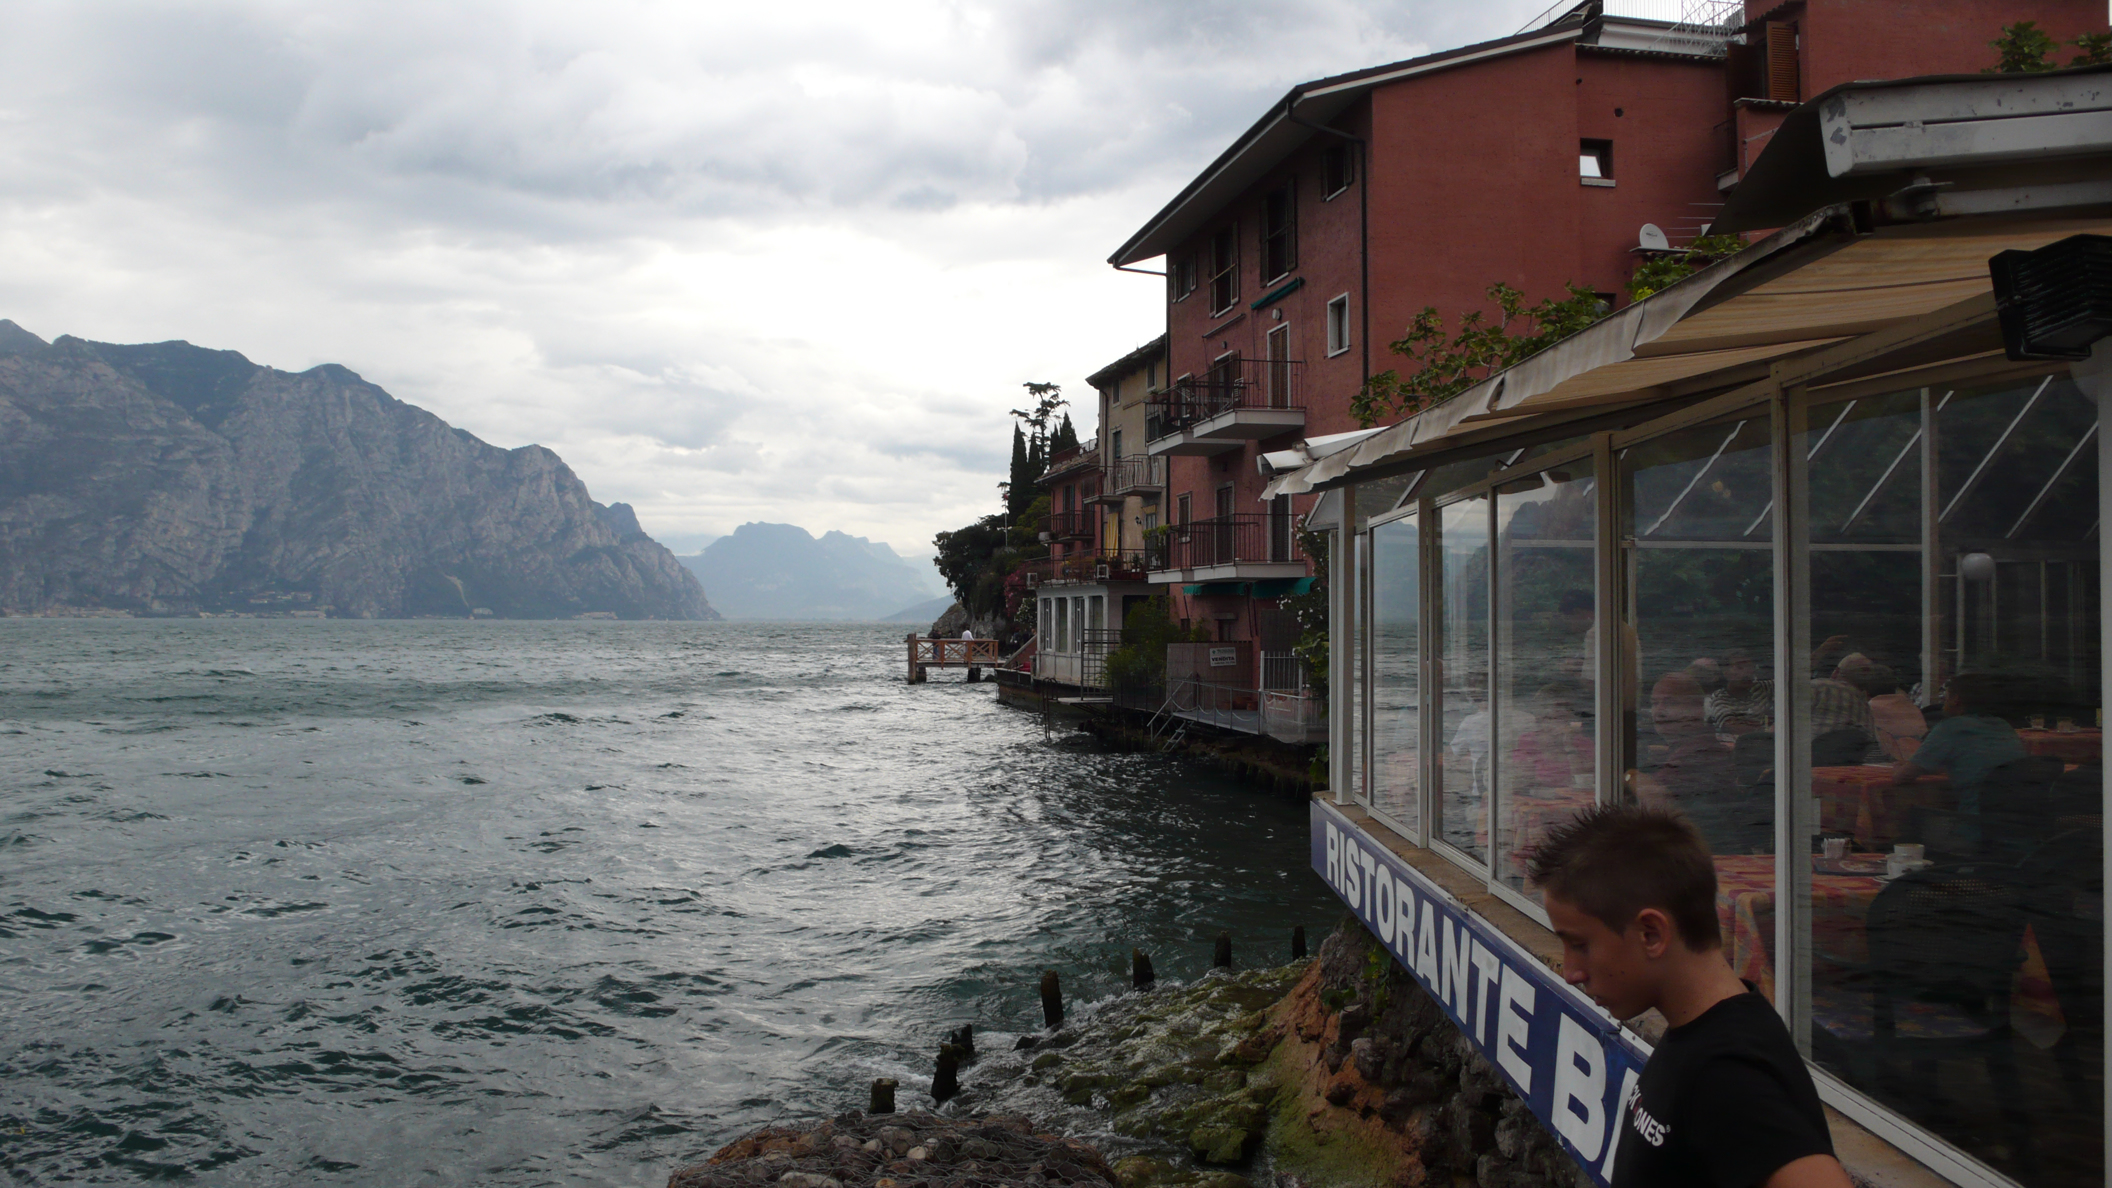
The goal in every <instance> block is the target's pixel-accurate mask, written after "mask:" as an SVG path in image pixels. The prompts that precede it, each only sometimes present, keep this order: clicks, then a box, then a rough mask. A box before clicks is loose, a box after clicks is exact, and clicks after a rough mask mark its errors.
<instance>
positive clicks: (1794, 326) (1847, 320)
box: [1263, 209, 2112, 498]
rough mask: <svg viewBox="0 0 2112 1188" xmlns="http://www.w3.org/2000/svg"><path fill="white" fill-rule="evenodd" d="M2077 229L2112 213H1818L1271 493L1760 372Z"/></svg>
mask: <svg viewBox="0 0 2112 1188" xmlns="http://www.w3.org/2000/svg"><path fill="white" fill-rule="evenodd" d="M2081 233H2095V234H2106V233H2112V216H2107V215H2102V214H2093V215H2083V216H2072V217H2045V216H2041V217H2036V218H2031V219H2029V220H2028V221H2026V220H2021V219H1996V218H1987V219H1960V220H1950V221H1944V222H1937V223H1923V224H1912V225H1906V226H1893V227H1885V228H1880V229H1878V230H1876V231H1873V232H1867V233H1861V234H1857V233H1855V232H1854V231H1853V230H1852V229H1850V228H1849V227H1848V226H1847V224H1846V222H1845V219H1844V217H1843V214H1842V212H1840V211H1838V210H1835V209H1829V210H1826V211H1821V212H1819V213H1818V214H1815V215H1813V216H1811V217H1809V218H1807V219H1805V220H1803V221H1802V222H1800V223H1798V224H1796V225H1795V226H1791V227H1787V228H1784V229H1783V230H1781V231H1779V232H1776V233H1775V234H1774V235H1771V236H1769V237H1768V238H1767V239H1765V240H1762V241H1761V242H1759V243H1757V244H1755V245H1753V246H1752V247H1751V248H1748V249H1747V250H1745V251H1743V252H1740V253H1739V254H1738V255H1736V256H1732V257H1731V258H1729V259H1727V260H1723V261H1720V262H1718V263H1716V264H1714V265H1711V266H1710V267H1708V268H1705V269H1703V270H1702V271H1700V272H1697V273H1695V274H1694V275H1693V276H1690V277H1688V278H1687V279H1685V280H1683V281H1681V282H1679V283H1678V284H1676V285H1673V286H1671V287H1670V288H1667V289H1665V290H1664V291H1663V292H1660V293H1656V294H1653V295H1651V296H1650V297H1648V298H1646V299H1645V300H1642V301H1638V302H1636V303H1635V304H1634V305H1631V306H1629V307H1628V308H1626V309H1624V310H1622V311H1620V312H1619V313H1617V314H1614V315H1613V316H1611V317H1608V318H1605V319H1602V320H1601V321H1599V322H1597V323H1595V324H1593V325H1592V326H1590V327H1587V328H1586V329H1584V330H1582V331H1579V332H1578V333H1576V334H1574V335H1571V336H1570V337H1569V338H1566V339H1564V340H1562V341H1561V342H1559V343H1557V344H1555V345H1554V346H1552V347H1550V348H1548V349H1547V350H1545V351H1542V352H1540V353H1539V354H1537V355H1534V356H1533V357H1532V358H1530V359H1527V360H1525V361H1524V362H1522V363H1520V364H1518V365H1517V366H1515V367H1512V368H1511V369H1510V370H1508V371H1505V372H1502V373H1501V374H1498V375H1495V376H1492V377H1490V378H1489V379H1487V380H1484V381H1482V382H1481V383H1479V384H1477V385H1475V386H1474V387H1472V388H1469V389H1467V390H1466V391H1465V392H1462V393H1460V394H1459V395H1458V396H1455V397H1453V398H1452V399H1450V400H1448V401H1446V402H1445V403H1443V404H1440V405H1438V406H1437V407H1435V408H1431V409H1427V410H1425V411H1423V412H1421V413H1418V414H1417V415H1415V416H1412V417H1409V418H1408V419H1407V420H1405V421H1402V422H1400V423H1399V424H1396V425H1393V426H1391V427H1389V428H1387V429H1385V430H1383V431H1382V432H1379V433H1377V434H1374V435H1373V436H1372V437H1370V438H1368V439H1367V440H1365V441H1363V442H1361V443H1359V444H1358V445H1357V446H1356V447H1355V448H1353V449H1349V450H1344V451H1343V452H1341V453H1339V454H1333V455H1330V456H1328V457H1325V458H1321V459H1319V460H1317V461H1315V462H1314V463H1313V464H1312V465H1310V466H1306V467H1304V468H1302V469H1300V470H1296V471H1292V472H1289V473H1287V474H1284V475H1280V476H1278V477H1277V478H1276V480H1275V481H1273V482H1271V483H1270V484H1269V486H1268V487H1267V489H1266V490H1265V491H1264V493H1263V497H1264V498H1267V497H1272V496H1276V495H1298V494H1304V493H1306V492H1309V491H1313V490H1317V489H1323V488H1329V487H1335V486H1339V485H1341V484H1342V483H1344V482H1346V481H1348V480H1349V476H1351V475H1353V474H1355V473H1357V472H1360V471H1366V470H1369V469H1371V468H1374V467H1379V466H1386V467H1388V468H1389V470H1396V469H1399V468H1400V467H1401V466H1402V465H1404V464H1408V463H1412V462H1413V461H1414V460H1415V459H1416V458H1418V457H1421V456H1423V455H1428V454H1433V453H1436V452H1438V451H1440V450H1446V449H1454V448H1457V447H1459V446H1461V445H1465V444H1469V443H1470V442H1471V441H1473V440H1479V439H1483V438H1487V437H1490V436H1495V435H1496V434H1491V433H1490V431H1491V430H1500V431H1502V432H1504V433H1509V432H1515V431H1518V430H1524V429H1530V428H1533V427H1534V426H1535V423H1536V421H1544V422H1545V423H1547V424H1551V425H1552V424H1559V423H1561V422H1562V421H1564V420H1568V419H1574V418H1576V417H1578V416H1579V415H1583V414H1586V413H1590V412H1593V411H1596V410H1600V409H1614V408H1618V407H1622V406H1629V405H1641V404H1648V403H1651V402H1654V401H1660V400H1665V399H1670V398H1673V397H1676V396H1679V395H1682V394H1689V393H1694V392H1698V391H1703V390H1708V389H1712V388H1719V387H1720V388H1728V387H1731V386H1735V385H1736V384H1739V383H1747V382H1751V381H1752V380H1756V379H1762V378H1765V377H1766V375H1767V373H1768V365H1769V364H1770V363H1772V362H1774V361H1776V360H1781V359H1787V358H1790V357H1792V356H1795V355H1800V354H1804V353H1807V352H1810V351H1815V350H1819V349H1821V348H1823V347H1825V346H1827V345H1829V344H1831V343H1835V342H1838V341H1840V340H1842V339H1844V338H1849V337H1853V336H1857V335H1863V334H1869V333H1872V332H1874V331H1877V330H1882V329H1884V328H1886V327H1888V326H1892V325H1896V324H1899V323H1901V322H1905V321H1908V320H1910V319H1914V318H1919V317H1923V316H1926V315H1928V314H1932V313H1935V312H1936V311H1937V310H1940V309H1944V308H1946V307H1948V306H1953V305H1956V304H1958V303H1959V302H1962V301H1965V300H1968V299H1970V298H1974V297H1982V296H1985V295H1987V294H1988V293H1990V292H1991V291H1992V285H1991V282H1990V281H1989V279H1988V272H1987V260H1988V257H1990V256H1992V255H1994V254H1995V253H1997V252H2000V251H2004V250H2007V249H2011V248H2022V249H2031V248H2037V247H2043V246H2045V245H2046V244H2049V243H2052V242H2054V241H2055V240H2058V239H2065V238H2067V237H2068V236H2070V235H2076V234H2081ZM1682 385H1683V386H1682ZM1469 433H1477V434H1478V437H1476V438H1468V437H1467V436H1466V435H1467V434H1469Z"/></svg>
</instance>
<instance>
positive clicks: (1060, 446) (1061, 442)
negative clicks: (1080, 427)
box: [1049, 413, 1078, 457]
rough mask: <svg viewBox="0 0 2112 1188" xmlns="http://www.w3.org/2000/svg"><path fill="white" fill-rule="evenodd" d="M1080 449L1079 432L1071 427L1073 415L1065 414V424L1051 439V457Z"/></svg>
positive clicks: (1059, 426)
mask: <svg viewBox="0 0 2112 1188" xmlns="http://www.w3.org/2000/svg"><path fill="white" fill-rule="evenodd" d="M1077 448H1078V431H1077V430H1076V429H1073V428H1072V427H1071V414H1069V413H1065V414H1063V423H1062V424H1060V425H1058V426H1056V432H1055V433H1053V434H1051V435H1050V437H1049V455H1050V456H1051V457H1054V456H1055V455H1057V454H1060V453H1062V452H1064V451H1065V450H1075V449H1077Z"/></svg>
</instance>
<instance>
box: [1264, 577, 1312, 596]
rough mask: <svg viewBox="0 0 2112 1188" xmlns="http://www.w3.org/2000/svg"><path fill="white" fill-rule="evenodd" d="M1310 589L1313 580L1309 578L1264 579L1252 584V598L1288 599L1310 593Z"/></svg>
mask: <svg viewBox="0 0 2112 1188" xmlns="http://www.w3.org/2000/svg"><path fill="white" fill-rule="evenodd" d="M1312 589H1313V579H1312V578H1310V577H1302V578H1265V579H1263V580H1261V581H1258V582H1255V583H1254V597H1256V598H1289V597H1290V596H1292V595H1294V594H1308V593H1311V592H1312Z"/></svg>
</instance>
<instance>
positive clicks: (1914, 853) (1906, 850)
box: [1892, 842, 1922, 862]
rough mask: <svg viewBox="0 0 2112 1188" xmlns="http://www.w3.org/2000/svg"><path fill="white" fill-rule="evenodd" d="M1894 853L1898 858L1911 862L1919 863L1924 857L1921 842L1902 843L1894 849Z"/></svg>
mask: <svg viewBox="0 0 2112 1188" xmlns="http://www.w3.org/2000/svg"><path fill="white" fill-rule="evenodd" d="M1892 853H1893V854H1894V855H1896V856H1898V857H1901V858H1905V859H1906V860H1908V861H1909V862H1919V861H1921V856H1922V845H1921V843H1920V842H1900V843H1899V844H1898V845H1895V846H1893V847H1892Z"/></svg>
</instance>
